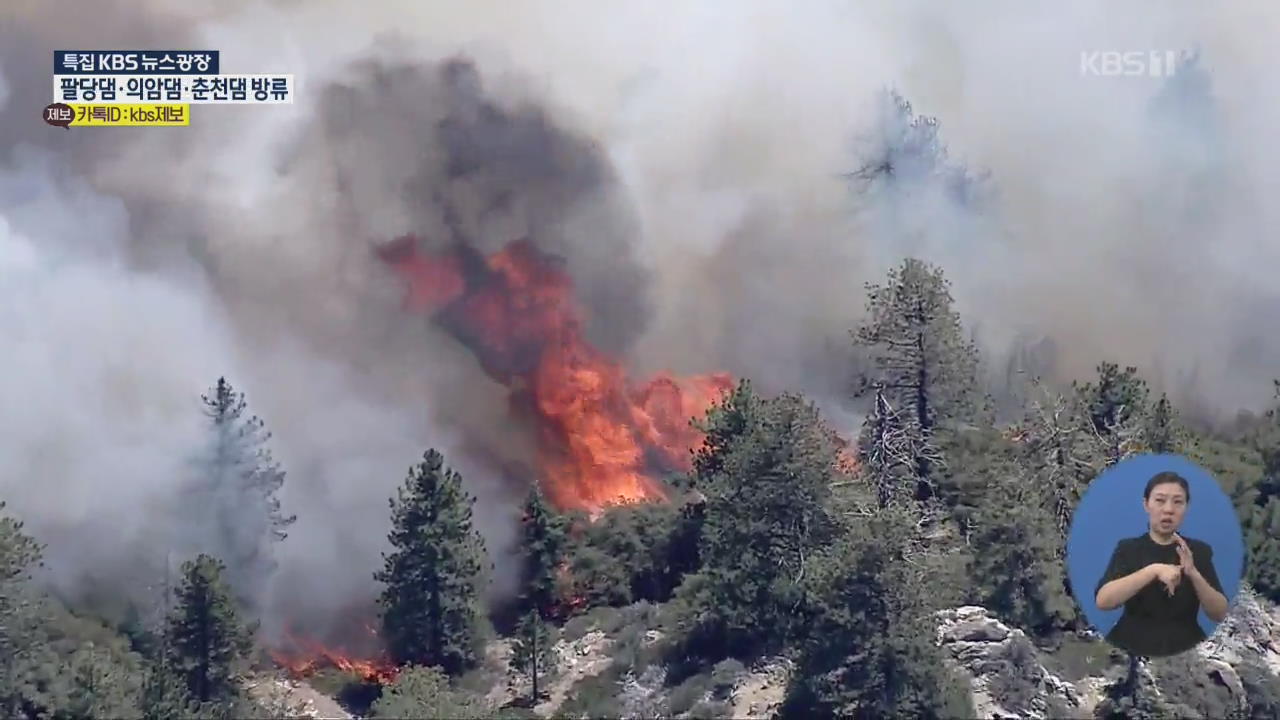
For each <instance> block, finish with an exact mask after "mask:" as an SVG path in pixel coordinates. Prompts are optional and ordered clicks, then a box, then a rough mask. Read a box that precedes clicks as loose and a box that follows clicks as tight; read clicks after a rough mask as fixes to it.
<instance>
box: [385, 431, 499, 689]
mask: <svg viewBox="0 0 1280 720" xmlns="http://www.w3.org/2000/svg"><path fill="white" fill-rule="evenodd" d="M474 504H475V499H474V498H472V497H471V496H470V495H468V494H467V492H466V490H465V489H464V488H463V484H462V476H461V475H460V474H459V473H458V472H456V471H455V470H453V469H452V468H446V467H445V465H444V457H443V456H442V455H441V454H440V453H439V452H437V451H435V450H434V449H433V450H428V451H427V452H426V453H425V454H424V455H423V457H422V462H420V463H418V464H417V465H415V466H413V467H412V468H411V469H410V471H409V476H408V478H406V480H405V483H404V485H403V486H402V487H401V488H399V490H398V491H397V495H396V497H395V498H392V500H391V525H392V529H391V533H390V535H388V540H390V542H391V546H392V548H393V550H392V552H391V553H389V554H384V555H383V569H382V570H380V571H378V572H376V573H374V579H375V580H377V581H378V582H381V583H384V584H385V585H386V587H385V588H384V590H383V592H382V595H381V598H380V603H381V605H382V637H383V638H385V639H386V641H387V646H388V649H389V650H390V652H391V656H392V658H393V659H394V660H395V661H396V662H397V663H400V664H415V665H424V666H437V667H439V668H441V669H442V670H443V671H444V672H445V673H447V674H449V675H458V674H460V673H462V672H465V671H466V670H469V669H471V668H473V667H475V666H476V664H477V663H478V662H479V660H480V656H481V651H482V643H483V634H482V632H483V625H482V620H483V613H482V611H481V607H480V602H481V592H482V590H483V586H484V583H485V582H486V580H487V574H488V571H489V570H491V569H492V566H491V565H490V564H489V562H488V558H487V554H486V552H485V546H484V540H483V538H482V537H481V536H480V533H479V532H478V531H477V530H476V529H475V527H474V526H473V524H472V507H473V505H474Z"/></svg>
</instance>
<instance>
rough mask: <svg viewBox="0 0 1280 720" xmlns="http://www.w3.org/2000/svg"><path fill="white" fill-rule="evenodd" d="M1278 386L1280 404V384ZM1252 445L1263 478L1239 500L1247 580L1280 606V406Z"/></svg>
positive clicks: (1271, 412) (1270, 413)
mask: <svg viewBox="0 0 1280 720" xmlns="http://www.w3.org/2000/svg"><path fill="white" fill-rule="evenodd" d="M1274 383H1275V398H1276V399H1277V400H1280V380H1278V381H1274ZM1252 441H1253V446H1254V448H1255V449H1256V450H1257V452H1258V455H1259V456H1260V457H1261V459H1262V474H1261V477H1259V478H1257V480H1256V481H1255V482H1253V483H1250V484H1247V485H1244V486H1242V487H1241V488H1240V489H1239V490H1237V492H1236V498H1235V502H1236V507H1237V508H1238V509H1239V511H1240V514H1241V520H1242V522H1241V526H1242V527H1241V529H1242V530H1243V531H1244V540H1245V548H1246V550H1247V552H1248V556H1249V562H1247V563H1245V565H1246V568H1247V571H1246V572H1247V578H1246V579H1247V580H1248V581H1249V583H1250V584H1251V585H1252V586H1253V587H1254V589H1256V590H1257V591H1258V592H1259V593H1260V594H1262V595H1263V596H1264V597H1266V598H1268V599H1270V600H1271V601H1273V602H1280V405H1278V406H1277V407H1273V408H1271V409H1270V410H1268V411H1267V413H1266V415H1265V417H1264V418H1263V423H1262V425H1261V427H1260V428H1258V429H1257V430H1255V431H1254V433H1253V438H1252Z"/></svg>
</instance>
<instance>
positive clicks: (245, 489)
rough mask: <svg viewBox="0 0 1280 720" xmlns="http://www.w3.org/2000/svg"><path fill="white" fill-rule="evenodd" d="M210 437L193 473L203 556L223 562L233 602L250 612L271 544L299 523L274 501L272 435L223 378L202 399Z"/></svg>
mask: <svg viewBox="0 0 1280 720" xmlns="http://www.w3.org/2000/svg"><path fill="white" fill-rule="evenodd" d="M201 401H202V402H203V405H204V408H203V409H204V414H205V416H206V417H208V419H209V423H210V430H211V438H210V443H209V449H208V452H207V453H206V455H205V456H204V457H202V458H200V461H199V462H198V465H197V468H198V473H199V485H198V495H197V501H196V502H195V503H194V506H195V507H196V508H198V513H199V514H198V515H197V516H196V517H198V518H199V519H200V522H202V523H204V537H203V538H201V540H200V542H201V544H202V546H201V547H199V548H197V549H198V550H199V551H201V552H215V551H216V552H217V553H219V554H221V555H223V556H224V557H226V560H225V563H226V568H227V580H228V582H229V583H230V585H231V587H232V588H233V589H234V591H235V592H236V594H237V599H238V600H239V601H240V602H241V603H242V604H245V605H246V606H248V607H250V608H253V607H254V606H255V598H256V597H257V595H258V593H260V592H261V590H262V585H263V583H264V582H265V581H266V579H267V577H268V576H269V575H270V574H271V573H272V571H273V570H274V569H275V563H274V560H273V559H272V556H271V546H272V544H273V543H274V542H278V541H280V540H283V539H284V538H285V537H286V535H287V532H286V531H287V529H288V527H289V526H290V525H292V524H293V523H294V521H296V520H297V517H296V516H294V515H285V514H284V513H283V512H282V511H281V508H280V499H279V497H278V496H277V494H278V493H279V491H280V489H281V488H282V487H283V485H284V481H285V473H284V471H283V470H282V469H281V468H280V465H279V463H277V462H276V461H275V459H274V458H273V457H272V454H271V451H270V449H269V448H268V443H269V442H270V440H271V433H270V432H269V431H267V429H266V425H265V423H264V422H263V421H262V419H261V418H259V417H257V416H256V415H250V414H249V410H248V405H247V403H246V401H245V396H244V393H242V392H238V391H236V389H235V388H233V387H232V386H231V384H230V383H229V382H227V380H226V378H218V382H217V384H215V385H214V387H212V388H211V389H210V390H209V392H208V393H207V394H205V395H201Z"/></svg>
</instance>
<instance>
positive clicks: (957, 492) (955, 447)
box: [935, 428, 1021, 529]
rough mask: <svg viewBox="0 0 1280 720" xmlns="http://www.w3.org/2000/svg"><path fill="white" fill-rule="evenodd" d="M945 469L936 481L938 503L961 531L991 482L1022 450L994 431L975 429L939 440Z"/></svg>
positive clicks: (967, 523) (984, 499)
mask: <svg viewBox="0 0 1280 720" xmlns="http://www.w3.org/2000/svg"><path fill="white" fill-rule="evenodd" d="M939 440H940V442H939V451H940V452H941V453H942V455H943V456H944V457H946V458H947V466H946V467H945V468H943V469H942V470H941V471H940V472H939V474H938V477H937V482H936V484H935V486H936V489H937V495H936V498H937V500H938V501H939V502H940V503H942V504H943V505H944V506H945V507H947V508H948V509H949V511H950V513H951V516H952V518H954V520H955V521H956V523H957V525H958V526H959V527H961V528H965V529H967V528H968V527H969V522H970V521H971V520H972V518H973V516H974V513H976V512H977V511H978V509H979V508H981V507H982V506H983V504H984V503H986V493H987V491H988V490H989V485H990V484H991V481H992V478H994V477H998V476H999V475H1000V474H1001V473H1002V472H1004V470H1005V469H1006V468H1007V467H1008V465H1009V464H1010V463H1011V462H1012V461H1013V460H1014V459H1015V458H1016V457H1017V456H1018V453H1019V452H1020V451H1021V448H1020V447H1019V446H1018V445H1017V444H1015V443H1013V442H1011V441H1010V440H1009V438H1007V437H1005V435H1003V434H1002V433H1001V432H1000V431H998V430H996V429H994V428H974V429H970V430H963V431H959V432H954V433H947V434H945V435H943V436H942V437H941V438H939Z"/></svg>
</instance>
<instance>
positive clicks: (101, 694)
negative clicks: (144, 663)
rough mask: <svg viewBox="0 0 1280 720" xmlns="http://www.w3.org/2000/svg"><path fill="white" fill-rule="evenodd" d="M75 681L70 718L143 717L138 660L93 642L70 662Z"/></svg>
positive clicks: (66, 713)
mask: <svg viewBox="0 0 1280 720" xmlns="http://www.w3.org/2000/svg"><path fill="white" fill-rule="evenodd" d="M67 674H68V676H69V677H70V680H71V689H70V692H69V693H68V698H67V702H66V703H65V707H64V708H62V711H61V712H60V713H59V715H60V716H61V717H66V718H85V719H86V720H88V719H89V718H121V720H124V719H125V718H129V719H133V718H139V719H140V718H142V717H143V710H142V707H141V701H142V697H141V695H142V674H141V672H140V670H139V668H138V666H137V664H136V656H135V657H126V658H120V657H118V656H116V655H115V654H114V653H112V652H111V651H110V650H109V649H107V648H98V647H95V646H94V644H93V643H92V642H90V643H88V644H87V645H85V646H84V647H81V648H79V649H78V650H76V652H75V653H74V654H73V655H72V656H71V658H70V660H69V661H68V663H67Z"/></svg>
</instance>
